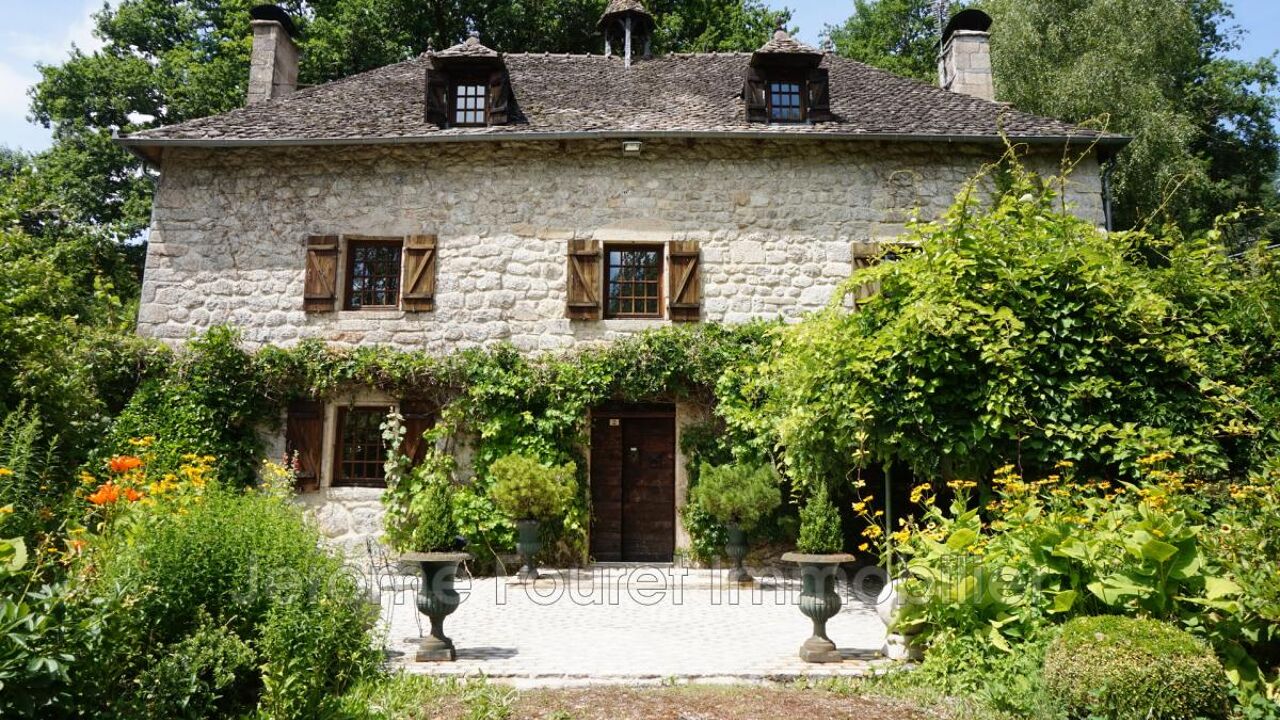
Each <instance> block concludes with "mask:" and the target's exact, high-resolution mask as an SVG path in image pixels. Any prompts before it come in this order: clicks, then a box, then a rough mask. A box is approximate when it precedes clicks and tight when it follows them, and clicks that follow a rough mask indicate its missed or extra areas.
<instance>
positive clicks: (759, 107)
mask: <svg viewBox="0 0 1280 720" xmlns="http://www.w3.org/2000/svg"><path fill="white" fill-rule="evenodd" d="M765 93H766V87H765V80H764V76H763V75H761V74H760V71H759V70H757V69H755V68H753V67H748V68H747V76H746V79H745V82H744V85H743V88H742V97H743V99H745V100H746V101H747V122H762V123H767V122H769V108H768V105H767V104H766V97H765Z"/></svg>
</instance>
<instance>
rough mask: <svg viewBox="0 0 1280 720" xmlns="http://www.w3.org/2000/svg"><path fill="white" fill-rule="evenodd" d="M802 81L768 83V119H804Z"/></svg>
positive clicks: (797, 120) (775, 120)
mask: <svg viewBox="0 0 1280 720" xmlns="http://www.w3.org/2000/svg"><path fill="white" fill-rule="evenodd" d="M804 88H805V85H804V83H801V82H798V81H791V80H782V81H773V82H770V83H769V121H770V122H784V123H785V122H802V121H803V120H804V119H805V116H804V111H805V103H804V99H803V98H804V96H803V94H802V93H803V91H804Z"/></svg>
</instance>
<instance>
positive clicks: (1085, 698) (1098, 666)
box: [1044, 616, 1229, 720]
mask: <svg viewBox="0 0 1280 720" xmlns="http://www.w3.org/2000/svg"><path fill="white" fill-rule="evenodd" d="M1044 675H1045V685H1046V686H1047V688H1048V690H1049V692H1050V694H1052V695H1053V696H1054V697H1056V698H1058V699H1059V700H1060V701H1061V702H1062V703H1063V705H1064V706H1065V707H1066V708H1067V711H1068V713H1069V714H1070V716H1071V717H1073V718H1087V717H1098V716H1100V717H1106V718H1111V719H1112V720H1190V719H1191V718H1212V719H1216V718H1225V717H1226V716H1227V712H1228V707H1229V703H1228V692H1227V677H1226V674H1225V673H1224V672H1223V669H1222V664H1221V663H1219V662H1218V658H1217V657H1216V656H1215V655H1214V654H1213V650H1212V649H1210V648H1209V647H1208V645H1206V644H1204V643H1203V642H1201V641H1200V640H1198V639H1196V638H1194V637H1192V636H1191V635H1188V634H1187V633H1185V632H1183V631H1182V630H1179V629H1178V628H1175V627H1173V626H1171V625H1168V624H1165V623H1162V622H1158V621H1155V620H1138V619H1134V618H1125V617H1113V616H1102V617H1082V618H1076V619H1075V620H1071V621H1070V622H1068V623H1066V624H1065V625H1063V628H1062V634H1061V635H1060V636H1059V637H1058V639H1057V640H1056V641H1054V643H1053V644H1052V645H1051V646H1050V647H1049V651H1048V652H1047V653H1046V654H1045V659H1044Z"/></svg>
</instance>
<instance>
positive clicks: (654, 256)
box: [605, 247, 662, 317]
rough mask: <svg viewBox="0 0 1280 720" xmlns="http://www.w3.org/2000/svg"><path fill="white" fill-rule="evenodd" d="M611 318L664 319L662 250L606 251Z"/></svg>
mask: <svg viewBox="0 0 1280 720" xmlns="http://www.w3.org/2000/svg"><path fill="white" fill-rule="evenodd" d="M605 259H606V263H607V269H606V273H605V277H607V278H608V286H607V288H606V290H607V300H606V303H605V314H606V316H608V317H661V316H662V303H661V295H662V285H661V283H662V248H655V247H613V248H606V252H605Z"/></svg>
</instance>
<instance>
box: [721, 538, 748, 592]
mask: <svg viewBox="0 0 1280 720" xmlns="http://www.w3.org/2000/svg"><path fill="white" fill-rule="evenodd" d="M726 529H727V530H728V531H729V540H728V542H726V543H725V544H724V554H725V555H728V556H729V559H730V560H732V561H733V567H731V568H730V569H729V582H735V583H749V582H751V573H749V572H747V570H746V568H744V567H742V560H743V559H744V558H746V556H747V533H746V531H744V530H743V529H742V526H741V525H739V524H737V523H729V524H728V525H727V526H726Z"/></svg>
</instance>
